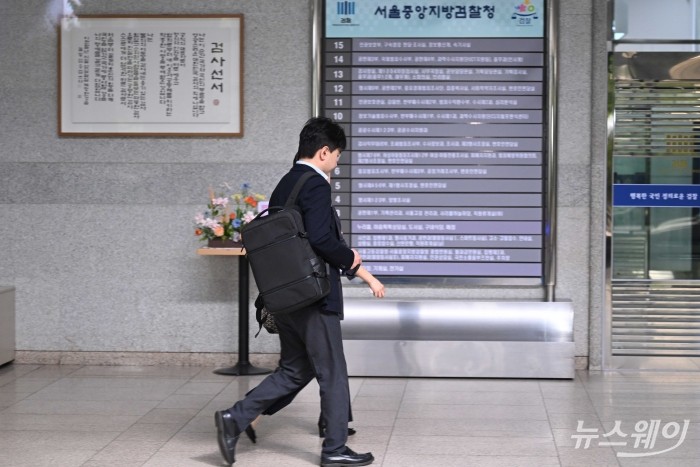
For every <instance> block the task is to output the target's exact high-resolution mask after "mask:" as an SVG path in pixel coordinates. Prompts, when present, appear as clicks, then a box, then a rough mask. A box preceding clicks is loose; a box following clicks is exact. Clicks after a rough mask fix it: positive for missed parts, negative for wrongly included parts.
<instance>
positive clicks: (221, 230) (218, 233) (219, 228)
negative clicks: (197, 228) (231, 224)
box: [214, 225, 224, 237]
mask: <svg viewBox="0 0 700 467" xmlns="http://www.w3.org/2000/svg"><path fill="white" fill-rule="evenodd" d="M223 234H224V227H223V226H221V225H217V226H216V227H214V235H215V236H217V237H221V236H222V235H223Z"/></svg>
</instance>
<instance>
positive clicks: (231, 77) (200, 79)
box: [58, 15, 243, 137]
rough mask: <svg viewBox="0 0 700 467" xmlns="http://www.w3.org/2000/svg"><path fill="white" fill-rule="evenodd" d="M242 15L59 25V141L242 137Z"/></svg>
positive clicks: (86, 19)
mask: <svg viewBox="0 0 700 467" xmlns="http://www.w3.org/2000/svg"><path fill="white" fill-rule="evenodd" d="M242 51H243V16H242V15H138V16H126V15H109V16H80V17H78V18H62V20H61V24H60V27H59V48H58V53H59V57H58V66H59V70H58V71H59V105H58V112H59V115H58V122H59V127H58V132H59V135H61V136H97V135H109V136H129V135H130V136H135V135H137V136H215V137H237V136H238V137H239V136H242V135H243V57H242Z"/></svg>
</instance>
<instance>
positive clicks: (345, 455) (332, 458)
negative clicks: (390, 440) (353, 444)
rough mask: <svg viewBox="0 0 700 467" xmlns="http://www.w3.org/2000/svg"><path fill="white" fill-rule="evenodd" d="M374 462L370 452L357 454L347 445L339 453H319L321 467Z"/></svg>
mask: <svg viewBox="0 0 700 467" xmlns="http://www.w3.org/2000/svg"><path fill="white" fill-rule="evenodd" d="M372 462H374V456H373V455H372V453H371V452H366V453H364V454H358V453H356V452H355V451H353V450H352V449H350V448H349V447H347V446H346V447H345V451H343V452H341V453H340V454H333V455H327V454H321V467H353V466H358V465H369V464H371V463H372Z"/></svg>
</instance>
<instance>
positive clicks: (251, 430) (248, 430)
mask: <svg viewBox="0 0 700 467" xmlns="http://www.w3.org/2000/svg"><path fill="white" fill-rule="evenodd" d="M245 434H246V436H248V438H250V440H251V441H252V442H253V444H255V442H256V441H257V439H258V435H257V434H256V433H255V428H253V427H252V426H250V425H248V426H247V427H246V428H245Z"/></svg>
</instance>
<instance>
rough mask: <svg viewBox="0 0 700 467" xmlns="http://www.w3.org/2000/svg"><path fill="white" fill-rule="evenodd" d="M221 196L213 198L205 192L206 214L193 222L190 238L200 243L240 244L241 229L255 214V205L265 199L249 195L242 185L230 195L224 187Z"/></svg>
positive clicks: (247, 189) (244, 185)
mask: <svg viewBox="0 0 700 467" xmlns="http://www.w3.org/2000/svg"><path fill="white" fill-rule="evenodd" d="M222 186H223V187H224V188H225V190H224V193H219V194H215V193H214V190H212V189H211V188H209V204H207V211H204V212H202V213H198V214H197V215H196V216H195V218H194V223H195V231H194V234H195V235H196V236H198V237H199V238H200V240H202V241H208V240H231V241H233V242H240V241H241V229H242V228H243V226H244V225H246V224H247V223H249V222H250V221H252V220H253V219H254V218H255V216H256V215H257V214H258V203H259V202H260V201H262V200H264V199H265V196H263V195H260V194H258V193H253V192H252V191H250V185H249V184H248V183H244V184H243V185H241V190H240V192H238V193H231V192H232V190H231V187H230V186H229V185H228V184H226V183H224V184H223V185H222Z"/></svg>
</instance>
